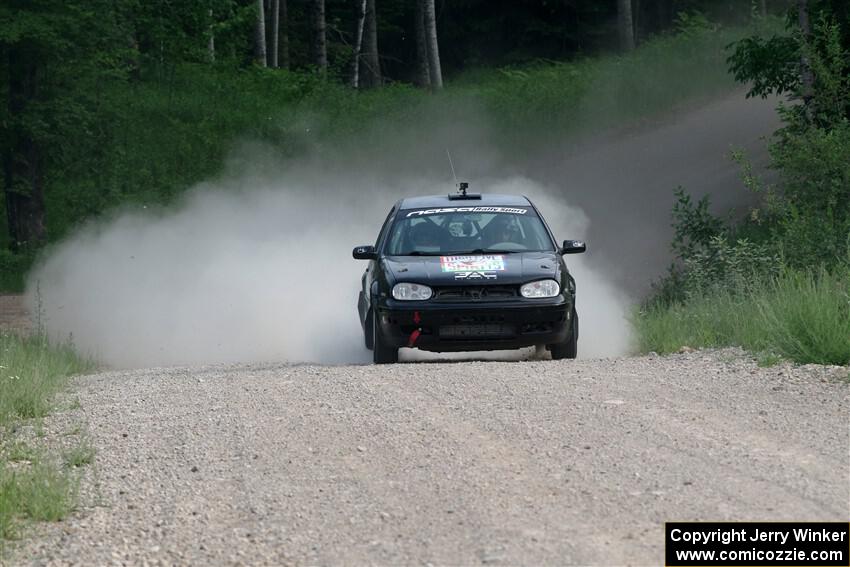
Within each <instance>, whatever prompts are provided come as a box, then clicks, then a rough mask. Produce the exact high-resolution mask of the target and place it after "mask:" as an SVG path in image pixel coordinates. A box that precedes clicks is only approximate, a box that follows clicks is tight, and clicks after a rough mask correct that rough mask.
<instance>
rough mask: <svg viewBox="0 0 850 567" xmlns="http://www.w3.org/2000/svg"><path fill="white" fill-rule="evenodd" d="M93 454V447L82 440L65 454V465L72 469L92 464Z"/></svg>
mask: <svg viewBox="0 0 850 567" xmlns="http://www.w3.org/2000/svg"><path fill="white" fill-rule="evenodd" d="M95 453H96V451H95V448H94V446H93V445H92V444H91V443H90V442H89V441H88V440H83V441H81V442H80V444H79V445H77V446H75V447H74V448H72V449H70V450H68V451H67V452H66V453H65V465H66V466H68V467H72V468H79V467H82V466H84V465H90V464H92V463H93V462H94V456H95Z"/></svg>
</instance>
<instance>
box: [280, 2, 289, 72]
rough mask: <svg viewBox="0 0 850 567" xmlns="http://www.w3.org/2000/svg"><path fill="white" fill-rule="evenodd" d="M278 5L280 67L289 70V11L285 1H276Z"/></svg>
mask: <svg viewBox="0 0 850 567" xmlns="http://www.w3.org/2000/svg"><path fill="white" fill-rule="evenodd" d="M278 2H279V4H280V19H281V26H280V67H281V68H282V69H287V70H288V69H289V11H288V10H287V6H286V0H278Z"/></svg>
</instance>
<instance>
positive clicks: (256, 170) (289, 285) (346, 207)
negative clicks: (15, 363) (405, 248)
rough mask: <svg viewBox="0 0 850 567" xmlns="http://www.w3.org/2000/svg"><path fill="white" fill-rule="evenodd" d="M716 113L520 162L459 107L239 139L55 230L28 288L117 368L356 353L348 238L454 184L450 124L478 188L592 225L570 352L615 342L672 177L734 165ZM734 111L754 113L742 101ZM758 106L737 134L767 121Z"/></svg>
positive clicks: (574, 231)
mask: <svg viewBox="0 0 850 567" xmlns="http://www.w3.org/2000/svg"><path fill="white" fill-rule="evenodd" d="M759 108H760V107H759ZM726 111H728V109H727V108H722V109H721V112H726ZM700 112H702V111H700ZM714 112H715V111H712V110H711V109H710V108H709V110H708V111H706V113H705V114H703V115H700V114H699V113H690V114H688V115H687V116H685V117H684V118H683V119H682V120H678V119H674V120H672V122H671V123H670V124H667V125H662V126H660V127H658V128H656V129H650V130H648V131H643V132H641V133H637V134H635V135H628V136H621V137H617V138H616V139H614V140H601V141H597V142H593V143H592V144H590V145H589V146H587V147H582V148H578V149H576V148H570V149H564V148H550V151H548V152H544V153H540V154H539V155H538V156H537V158H538V159H537V161H534V160H532V161H531V162H528V163H521V164H517V163H512V162H511V160H510V159H507V158H505V157H504V156H500V155H499V153H498V152H497V151H495V150H493V149H492V147H491V144H488V142H487V139H488V136H490V132H488V130H487V129H486V128H485V127H480V124H481V123H482V121H480V120H476V119H475V118H474V117H472V114H471V113H470V112H464V113H462V114H463V122H460V123H461V124H462V125H461V126H458V123H459V121H458V120H457V119H456V118H457V117H456V116H455V117H451V116H450V117H449V119H447V120H446V121H445V122H444V123H442V124H439V125H437V126H435V127H434V128H435V131H436V129H438V128H439V129H441V130H440V131H439V133H438V135H422V133H421V132H419V133H417V131H416V129H415V128H409V129H408V130H407V131H405V132H399V131H398V130H396V131H394V132H393V136H390V137H385V138H386V139H385V142H384V143H383V144H382V145H381V147H376V148H372V149H371V150H368V149H367V150H363V149H362V148H360V149H359V152H360V153H358V152H357V151H351V152H348V153H347V155H337V156H330V157H329V156H328V155H325V156H323V157H314V158H310V159H305V160H301V161H299V162H297V163H287V162H282V161H281V160H280V159H278V157H277V156H275V154H274V152H273V150H272V149H271V148H267V147H264V146H261V145H257V144H244V145H242V146H241V147H239V148H237V149H236V150H235V151H234V153H233V155H232V156H231V158H230V163H229V164H228V166H227V167H226V168H225V171H226V172H227V173H225V174H224V175H222V176H221V177H219V178H217V179H215V180H211V181H209V182H206V183H202V184H200V185H198V186H196V187H194V188H193V189H192V190H190V191H189V192H188V193H187V194H186V196H185V197H184V198H183V199H182V201H180V202H179V203H177V204H175V205H174V206H171V207H169V208H168V209H166V210H150V209H148V210H138V209H137V210H127V211H116V212H114V213H113V214H112V215H111V217H109V218H108V219H100V220H98V221H96V222H94V223H91V224H89V225H87V226H84V227H83V228H81V229H80V230H79V231H77V232H76V233H75V234H74V235H72V236H71V237H69V238H68V239H66V240H65V241H64V242H62V243H60V244H58V245H56V246H55V247H53V248H52V249H51V251H50V252H49V253H48V254H47V255H46V256H45V257H44V258H43V259H42V260H41V262H40V264H39V265H38V266H37V267H36V268H35V269H34V270H33V272H32V273H31V276H30V281H29V285H28V291H27V296H28V301H29V304H30V307H31V311H33V312H38V313H39V318H40V319H41V322H42V323H43V324H44V326H45V328H46V329H47V331H48V332H49V333H50V334H51V335H52V336H53V337H55V338H58V339H67V338H68V337H71V339H72V340H73V342H74V344H75V345H76V346H77V347H78V348H80V349H81V350H82V351H84V352H87V353H91V354H93V355H94V356H96V357H97V358H98V359H100V360H101V361H103V362H104V363H105V364H107V365H110V366H113V367H151V366H167V365H188V364H205V363H219V362H263V361H289V362H317V363H326V364H337V363H359V362H368V361H369V360H370V355H369V352H368V351H367V350H366V349H365V347H364V345H363V338H362V331H361V328H360V325H359V321H358V317H357V310H356V301H357V293H358V290H359V285H360V276H361V274H362V272H363V270H364V268H365V263H364V262H358V261H356V260H353V259H352V258H351V249H352V248H353V247H354V246H355V245H359V244H365V243H370V242H374V240H375V237H376V234H377V231H378V229H379V227H380V225H381V223H382V222H383V220H384V218H385V216H386V214H387V212H388V211H389V209H390V207H391V205H392V204H393V203H394V202H395V201H396V200H397V199H399V198H402V197H404V196H410V195H421V194H435V193H437V194H439V193H446V192H450V191H453V190H454V186H453V182H452V180H451V174H450V172H449V171H448V167H447V164H446V161H445V157H444V156H445V147H446V143H445V140H452V141H453V142H452V143H453V144H454V145H455V147H456V146H461V148H460V151H458V154H457V157H456V160H455V165H456V166H457V167H458V169H460V170H461V171H462V173H461V175H462V177H464V178H466V180H468V181H470V182H471V183H472V187H473V189H474V190H476V191H483V192H505V193H520V194H526V195H528V196H530V197H531V198H532V199H533V200H534V201H535V203H536V204H537V205H538V207H539V208H540V209H541V211H542V212H543V214H544V216H545V217H546V219H547V221H548V222H549V224H550V225H551V226H552V228H553V231H554V232H555V236H556V237H557V238H558V239H565V238H579V239H586V240H587V242H588V253H587V254H586V255H583V256H572V257H569V256H568V257H567V262H568V265H569V267H570V270H571V271H572V272H573V273H574V275H575V277H576V280H577V286H578V310H579V314H580V321H581V331H580V340H579V353H580V356H582V357H603V356H618V355H622V354H625V353H627V352H628V351H629V349H630V336H629V330H628V329H629V326H628V322H627V316H628V312H629V310H630V305H632V304H633V303H634V301H635V300H636V299H638V294H639V292H640V288H641V286H644V285H645V284H646V282H648V281H650V280H651V279H652V278H654V277H656V276H657V275H658V273H659V270H660V267H661V266H662V265H663V262H666V261H667V258H668V255H667V252H666V251H667V243H668V242H669V238H668V236H669V235H668V234H667V232H666V227H667V225H668V224H669V220H668V219H669V216H668V215H669V210H670V205H671V204H672V193H671V192H672V189H673V188H675V186H676V185H677V184H679V183H682V184H685V185H688V184H689V183H695V184H696V185H697V191H696V192H697V193H698V194H699V193H700V189H705V190H709V189H712V187H710V186H709V185H710V184H711V183H712V182H717V181H718V180H722V181H723V182H724V183H726V184H729V183H730V181H729V179H730V178H733V177H734V173H733V172H734V169H735V168H734V166H733V165H732V164H730V163H729V162H728V158H727V156H726V153H727V152H728V149H729V145H730V144H731V143H732V142H733V141H734V140H735V139H736V138H740V136H739V135H738V133H736V132H734V129H732V131H730V132H725V133H724V132H720V133H717V132H715V131H716V130H717V129H723V128H727V129H728V126H729V125H728V124H725V123H724V122H723V121H720V120H717V117H716V116H714ZM739 113H740V114H741V115H742V116H747V115H752V114H753V113H752V105H751V106H750V107H748V108H741V109H739ZM764 116H765V117H764V118H763V119H762V120H760V121H756V122H754V123H753V124H752V127H751V128H750V130H752V131H749V130H748V133H747V135H748V136H749V137H748V138H747V139H748V140H751V141H752V140H755V139H756V138H757V136H756V134H755V132H759V136H760V135H763V134H766V133H768V132H769V131H770V130H771V129H772V126H773V124H772V123H770V120H772V119H771V118H770V117H769V116H768V115H767V114H765V115H764ZM472 124H479V126H475V127H473V126H472ZM724 124H725V125H724ZM683 125H684V126H683ZM695 129H699V130H695ZM712 132H715V135H712ZM687 140H690V141H691V142H694V143H693V144H692V145H691V146H688V144H687V143H685V141H687ZM689 147H690V150H688V149H687V148H689ZM683 148H684V149H683ZM630 152H631V154H630ZM688 152H690V153H688ZM375 156H381V158H376V157H375ZM671 159H672V160H673V161H671ZM689 166H690V167H689ZM691 169H693V172H692V171H691ZM721 172H722V175H721ZM709 173H711V174H712V176H710V177H709V178H707V179H706V178H705V176H706V175H707V174H709ZM726 189H727V190H728V189H729V188H728V187H726ZM642 215H645V216H642ZM662 215H663V216H662ZM659 224H661V225H662V226H663V227H664V228H662V229H659V228H658V225H659ZM636 270H639V271H640V272H639V274H638V275H637V276H636V275H635V274H636ZM624 274H626V275H627V276H628V277H625V276H624ZM635 281H637V283H635ZM478 356H479V355H477V354H476V355H475V357H476V358H477V357H478ZM488 356H492V357H493V358H500V359H504V358H505V357H507V358H511V359H516V358H523V357H528V356H529V353H528V351H524V352H519V353H517V352H511V353H493V354H492V355H488ZM434 357H436V358H443V356H442V355H430V354H428V355H426V354H417V353H415V352H413V351H409V352H403V355H402V359H403V360H404V359H407V360H410V359H423V358H425V359H428V358H431V359H433V358H434ZM450 358H455V357H454V356H453V357H450Z"/></svg>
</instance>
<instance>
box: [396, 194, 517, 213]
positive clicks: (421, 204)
mask: <svg viewBox="0 0 850 567" xmlns="http://www.w3.org/2000/svg"><path fill="white" fill-rule="evenodd" d="M472 195H473V193H470V197H467V198H465V199H462V198H456V199H449V195H447V194H443V195H426V196H423V197H408V198H407V199H402V200H401V205H400V206H399V209H425V208H428V209H431V208H442V207H528V206H531V202H530V201H529V200H528V198H527V197H525V196H523V195H500V194H497V193H482V194H481V198H480V199H476V198H471V197H472ZM452 197H454V195H452Z"/></svg>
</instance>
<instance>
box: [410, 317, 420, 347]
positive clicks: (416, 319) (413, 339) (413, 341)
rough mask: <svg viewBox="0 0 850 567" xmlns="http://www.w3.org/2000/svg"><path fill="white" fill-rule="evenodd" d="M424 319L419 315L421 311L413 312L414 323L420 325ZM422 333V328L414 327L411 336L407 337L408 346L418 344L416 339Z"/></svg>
mask: <svg viewBox="0 0 850 567" xmlns="http://www.w3.org/2000/svg"><path fill="white" fill-rule="evenodd" d="M421 321H422V317H420V316H419V311H414V312H413V323H414V324H415V325H418V324H419V323H420V322H421ZM421 334H422V329H421V328H420V329H414V331H413V332H412V333H410V338H409V339H407V348H413V345H414V344H416V339H418V338H419V335H421Z"/></svg>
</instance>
